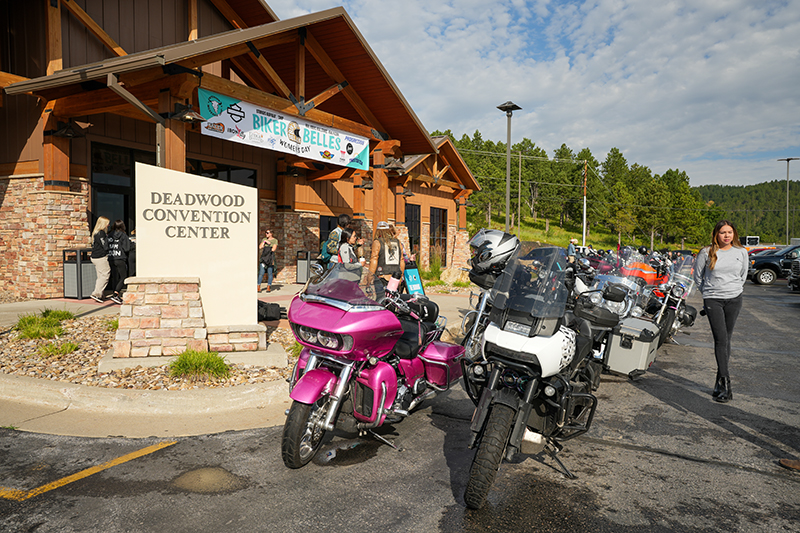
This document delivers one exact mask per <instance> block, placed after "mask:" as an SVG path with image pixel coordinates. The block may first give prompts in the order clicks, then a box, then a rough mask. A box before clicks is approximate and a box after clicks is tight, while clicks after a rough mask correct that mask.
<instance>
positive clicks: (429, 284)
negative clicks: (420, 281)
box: [425, 279, 447, 287]
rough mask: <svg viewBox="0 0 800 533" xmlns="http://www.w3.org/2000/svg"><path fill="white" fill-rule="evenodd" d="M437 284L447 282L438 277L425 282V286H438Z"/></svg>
mask: <svg viewBox="0 0 800 533" xmlns="http://www.w3.org/2000/svg"><path fill="white" fill-rule="evenodd" d="M439 285H447V283H445V282H444V281H442V280H440V279H435V280H433V281H429V282H427V283H425V286H426V287H438V286H439Z"/></svg>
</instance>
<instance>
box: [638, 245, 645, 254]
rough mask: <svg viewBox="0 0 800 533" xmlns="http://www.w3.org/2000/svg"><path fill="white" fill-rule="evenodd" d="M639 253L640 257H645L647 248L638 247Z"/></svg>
mask: <svg viewBox="0 0 800 533" xmlns="http://www.w3.org/2000/svg"><path fill="white" fill-rule="evenodd" d="M639 253H640V254H642V255H647V246H640V247H639Z"/></svg>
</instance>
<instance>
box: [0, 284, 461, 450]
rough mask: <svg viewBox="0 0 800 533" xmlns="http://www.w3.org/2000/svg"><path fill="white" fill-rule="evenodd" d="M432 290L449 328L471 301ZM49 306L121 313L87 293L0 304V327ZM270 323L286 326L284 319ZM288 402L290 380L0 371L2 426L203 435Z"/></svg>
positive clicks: (291, 288) (270, 415) (285, 291)
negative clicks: (172, 380)
mask: <svg viewBox="0 0 800 533" xmlns="http://www.w3.org/2000/svg"><path fill="white" fill-rule="evenodd" d="M301 288H302V285H298V284H286V285H276V284H273V286H272V291H271V292H269V293H267V292H266V291H262V292H261V293H259V299H260V300H263V301H270V302H276V303H279V304H280V305H281V306H283V307H286V308H288V306H289V303H290V302H291V300H292V298H293V297H294V295H295V294H297V292H298V291H300V289H301ZM430 298H431V299H432V300H433V301H435V302H436V303H437V304H438V305H439V308H440V314H442V315H444V316H445V317H447V319H448V329H452V328H453V327H454V326H459V325H460V324H461V317H462V316H463V314H464V312H465V311H466V310H467V308H468V307H469V299H468V297H467V296H465V295H440V294H431V295H430ZM48 308H49V309H67V310H69V311H72V312H73V313H74V314H75V315H76V316H91V315H95V314H97V315H111V316H113V315H114V314H118V313H119V306H118V305H116V304H114V303H112V302H104V303H103V304H98V303H96V302H95V301H94V300H90V299H89V300H70V299H55V300H37V301H30V302H19V303H11V304H0V328H2V329H3V330H6V329H8V328H10V327H11V326H12V325H13V324H15V323H16V321H17V320H18V317H19V316H20V315H24V314H29V313H39V312H41V311H42V310H44V309H48ZM272 324H274V325H278V326H279V327H288V322H287V321H286V320H285V319H284V320H281V321H280V323H277V322H275V323H272ZM142 359H144V358H136V359H130V360H129V361H130V363H131V364H132V365H133V366H135V365H139V364H143V363H144V362H145V361H142ZM148 359H153V358H148ZM158 359H162V358H158ZM151 362H153V363H155V361H151ZM134 363H135V364H134ZM113 364H114V365H119V364H124V363H119V362H117V361H114V363H113ZM160 364H163V362H161V363H160ZM290 404H291V400H290V399H289V386H288V383H286V382H285V381H284V380H278V381H273V382H268V383H258V384H252V385H238V386H235V387H222V388H209V389H197V390H190V391H150V390H119V389H109V388H104V387H87V386H83V385H76V384H73V383H66V382H61V381H49V380H43V379H34V378H28V377H23V376H16V375H10V374H2V373H0V427H14V428H16V429H19V430H21V431H31V432H35V433H49V434H55V435H71V436H83V437H107V436H122V437H129V438H140V437H150V436H156V437H166V436H173V437H176V436H188V435H204V434H209V433H220V432H224V431H238V430H243V429H252V428H259V427H270V426H276V425H281V424H283V422H284V420H285V415H284V412H285V410H286V409H288V408H289V406H290Z"/></svg>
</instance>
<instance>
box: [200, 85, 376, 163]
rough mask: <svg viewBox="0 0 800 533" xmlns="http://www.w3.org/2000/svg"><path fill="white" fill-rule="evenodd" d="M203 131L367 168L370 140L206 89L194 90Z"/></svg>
mask: <svg viewBox="0 0 800 533" xmlns="http://www.w3.org/2000/svg"><path fill="white" fill-rule="evenodd" d="M197 97H198V101H199V102H200V114H201V115H203V118H204V119H206V122H204V123H203V124H202V125H201V130H202V132H203V135H209V136H211V137H217V138H218V139H225V140H228V141H233V142H238V143H241V144H247V145H249V146H256V147H259V148H269V149H270V150H275V151H278V152H283V153H287V154H294V155H298V156H301V157H304V158H307V159H312V160H314V161H319V162H321V163H332V164H334V165H340V166H343V167H350V168H357V169H360V170H368V168H369V140H367V138H366V137H360V136H358V135H354V134H352V133H349V132H345V131H340V130H337V129H334V128H328V127H326V126H321V125H319V124H315V123H313V122H308V121H306V120H304V119H302V118H300V117H295V116H291V115H289V116H287V115H284V114H283V113H281V112H280V111H275V110H274V109H269V108H266V107H259V106H257V105H255V104H251V103H248V102H243V101H241V100H236V99H234V98H231V97H229V96H225V95H222V94H217V93H214V92H211V91H208V90H206V89H198V90H197Z"/></svg>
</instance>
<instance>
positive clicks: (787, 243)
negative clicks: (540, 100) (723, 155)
mask: <svg viewBox="0 0 800 533" xmlns="http://www.w3.org/2000/svg"><path fill="white" fill-rule="evenodd" d="M509 127H510V126H509ZM796 159H800V157H784V158H783V159H778V161H786V245H787V246H788V245H789V161H795V160H796Z"/></svg>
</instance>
